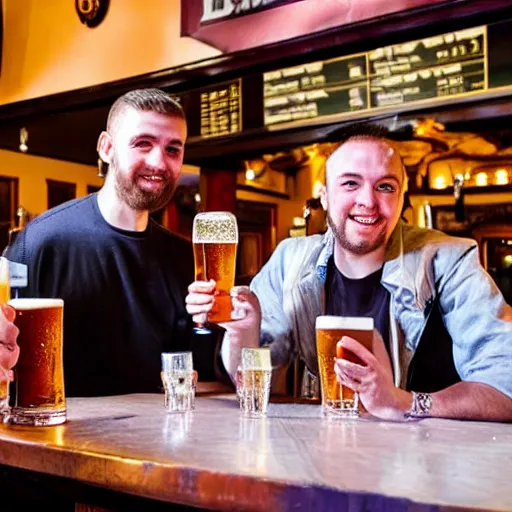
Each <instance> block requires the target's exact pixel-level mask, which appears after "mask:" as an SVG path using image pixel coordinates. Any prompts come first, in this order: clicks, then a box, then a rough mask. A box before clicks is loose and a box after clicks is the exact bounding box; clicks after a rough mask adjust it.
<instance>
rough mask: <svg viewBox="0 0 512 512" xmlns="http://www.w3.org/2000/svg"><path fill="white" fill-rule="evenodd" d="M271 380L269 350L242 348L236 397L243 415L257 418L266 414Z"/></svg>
mask: <svg viewBox="0 0 512 512" xmlns="http://www.w3.org/2000/svg"><path fill="white" fill-rule="evenodd" d="M271 380H272V364H271V362H270V349H269V348H243V349H242V358H241V363H240V367H239V369H238V374H237V395H238V400H239V403H240V409H241V410H242V412H243V413H244V415H246V416H250V417H255V418H259V417H262V416H265V415H266V414H267V409H268V400H269V396H270V384H271Z"/></svg>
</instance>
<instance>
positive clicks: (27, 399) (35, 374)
mask: <svg viewBox="0 0 512 512" xmlns="http://www.w3.org/2000/svg"><path fill="white" fill-rule="evenodd" d="M9 304H10V305H11V306H12V307H13V308H14V309H15V310H16V320H15V324H16V325H17V327H18V328H19V330H20V334H19V336H18V345H19V346H20V357H19V359H18V364H17V365H16V367H15V374H14V380H15V387H16V396H15V401H14V406H13V407H12V409H11V415H10V418H9V421H10V422H11V423H14V424H20V425H35V426H45V425H59V424H61V423H64V422H65V421H66V398H65V395H64V369H63V353H62V351H63V346H62V344H63V314H64V301H63V300H61V299H13V300H11V301H10V302H9Z"/></svg>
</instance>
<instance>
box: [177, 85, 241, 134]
mask: <svg viewBox="0 0 512 512" xmlns="http://www.w3.org/2000/svg"><path fill="white" fill-rule="evenodd" d="M175 98H176V99H177V100H178V101H179V102H180V103H181V104H182V106H183V108H184V110H185V114H186V117H187V123H188V127H189V140H190V141H194V140H197V139H210V138H216V137H224V136H228V135H236V134H238V133H240V132H241V131H242V120H243V118H242V80H241V79H237V80H231V81H229V82H224V83H220V84H215V85H213V86H210V87H205V88H201V89H196V90H193V91H190V92H186V93H183V94H179V95H176V96H175Z"/></svg>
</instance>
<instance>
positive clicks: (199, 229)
mask: <svg viewBox="0 0 512 512" xmlns="http://www.w3.org/2000/svg"><path fill="white" fill-rule="evenodd" d="M192 241H193V243H194V262H195V275H196V280H197V281H209V280H210V279H213V280H214V281H215V282H216V283H217V291H216V296H215V302H214V305H213V308H212V310H211V311H210V313H209V314H208V318H207V320H209V321H210V322H217V323H218V322H227V321H229V320H231V297H230V294H229V293H230V290H231V288H232V287H233V286H234V285H235V270H236V249H237V246H238V226H237V222H236V217H235V216H234V215H233V214H232V213H229V212H204V213H198V214H197V215H196V216H195V218H194V226H193V231H192ZM205 322H206V319H205Z"/></svg>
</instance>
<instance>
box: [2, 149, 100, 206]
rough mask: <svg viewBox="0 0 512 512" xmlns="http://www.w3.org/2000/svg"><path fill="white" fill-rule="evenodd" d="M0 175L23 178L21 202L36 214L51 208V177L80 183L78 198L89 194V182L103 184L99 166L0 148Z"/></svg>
mask: <svg viewBox="0 0 512 512" xmlns="http://www.w3.org/2000/svg"><path fill="white" fill-rule="evenodd" d="M0 176H14V177H17V178H18V179H19V182H18V183H19V189H18V191H19V204H20V206H23V207H25V208H26V209H27V210H28V211H29V212H30V214H32V215H38V214H40V213H42V212H44V211H45V210H46V209H47V206H48V205H47V189H46V180H47V179H51V180H58V181H67V182H70V183H76V196H77V197H81V196H84V195H86V194H87V185H96V186H101V185H102V184H103V180H102V179H101V178H99V177H98V176H97V175H96V168H95V167H92V166H88V165H81V164H74V163H71V162H63V161H60V160H52V159H50V158H43V157H39V156H33V155H24V154H22V153H15V152H14V151H4V150H0Z"/></svg>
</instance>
